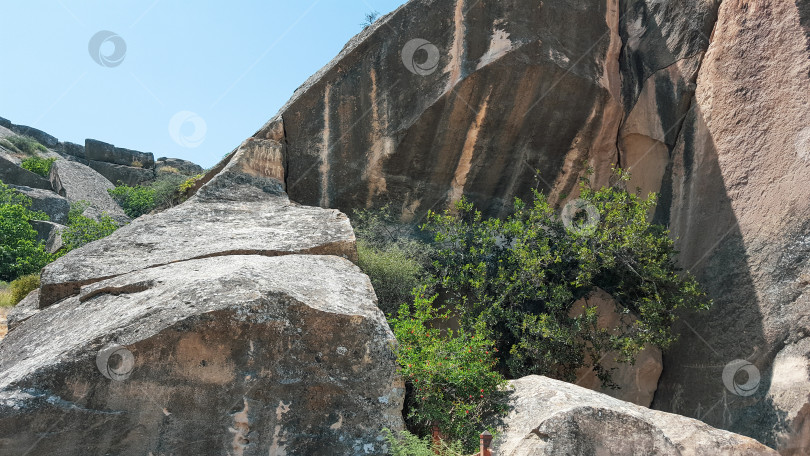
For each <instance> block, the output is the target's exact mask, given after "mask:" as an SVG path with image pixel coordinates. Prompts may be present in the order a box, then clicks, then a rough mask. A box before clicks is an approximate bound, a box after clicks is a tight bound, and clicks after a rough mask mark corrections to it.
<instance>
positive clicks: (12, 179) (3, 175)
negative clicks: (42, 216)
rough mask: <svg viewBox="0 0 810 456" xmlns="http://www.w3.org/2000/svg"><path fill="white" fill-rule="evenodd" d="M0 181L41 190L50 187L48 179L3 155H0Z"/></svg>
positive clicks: (49, 188)
mask: <svg viewBox="0 0 810 456" xmlns="http://www.w3.org/2000/svg"><path fill="white" fill-rule="evenodd" d="M0 182H3V183H4V184H6V185H21V186H25V187H31V188H39V189H42V190H51V189H52V187H51V183H50V182H49V181H48V179H45V178H43V177H42V176H40V175H39V174H35V173H32V172H31V171H28V170H27V169H24V168H21V167H20V166H19V165H17V164H16V163H14V162H13V161H11V160H9V159H7V158H5V157H3V156H0Z"/></svg>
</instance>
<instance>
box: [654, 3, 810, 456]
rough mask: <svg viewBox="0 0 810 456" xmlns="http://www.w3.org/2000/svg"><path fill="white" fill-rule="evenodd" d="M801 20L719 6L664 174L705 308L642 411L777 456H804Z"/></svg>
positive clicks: (807, 139)
mask: <svg viewBox="0 0 810 456" xmlns="http://www.w3.org/2000/svg"><path fill="white" fill-rule="evenodd" d="M808 21H810V6H809V5H808V3H807V2H805V1H795V2H794V1H769V0H752V1H745V2H743V1H724V2H723V4H722V6H721V8H720V14H719V20H718V23H717V25H716V27H715V30H714V34H713V37H712V43H711V46H710V47H709V50H708V53H707V54H706V57H705V58H704V59H703V63H702V66H701V69H700V75H699V77H698V81H697V92H696V93H695V96H694V98H693V101H692V107H691V109H690V111H689V114H688V116H687V120H686V123H685V125H684V127H683V129H682V131H681V133H680V135H679V138H678V143H677V147H676V148H675V150H674V151H673V160H672V172H671V173H667V176H666V177H665V182H666V181H671V183H672V184H671V189H672V190H671V194H672V200H671V216H670V226H671V229H672V232H673V235H675V236H677V237H678V238H679V241H678V247H679V250H680V251H681V254H680V258H681V263H682V265H683V266H684V267H685V268H687V269H690V270H691V271H692V272H693V273H695V274H696V275H697V277H698V279H699V280H700V281H701V283H703V284H704V286H705V287H706V288H707V289H708V291H709V293H710V295H711V296H712V297H713V298H714V300H715V306H714V308H713V310H712V311H711V312H709V313H708V314H704V315H700V316H687V318H686V323H685V324H682V325H681V326H680V327H679V328H678V329H679V332H680V334H681V341H680V343H679V344H678V345H676V346H675V347H673V349H672V350H670V352H668V353H667V354H665V358H664V365H665V368H664V374H663V377H662V380H661V384H660V387H659V391H658V392H657V393H656V399H655V402H654V404H653V405H654V407H656V408H660V409H662V410H666V411H672V412H676V413H681V414H685V415H687V416H691V417H695V418H699V419H701V420H704V421H706V422H707V423H709V424H711V425H714V426H719V427H723V428H726V429H730V430H733V431H735V432H741V433H745V434H746V435H750V436H753V437H756V438H757V439H758V440H760V441H762V442H765V443H767V444H769V445H773V446H775V447H777V448H778V449H779V450H780V452H782V454H786V455H794V454H808V452H810V433H809V432H808V424H807V423H808V415H809V414H810V386H809V383H810V349H808V344H809V343H810V342H808V338H809V337H810V187H808V185H807V178H808V176H810V115H809V114H808V113H809V112H810V111H808V106H810V79H808V74H810V59H808V57H810V48H808V42H810V26H809V25H808V24H809V23H808ZM777 49H778V50H777ZM667 204H669V203H667ZM687 324H688V326H687ZM735 374H736V375H735Z"/></svg>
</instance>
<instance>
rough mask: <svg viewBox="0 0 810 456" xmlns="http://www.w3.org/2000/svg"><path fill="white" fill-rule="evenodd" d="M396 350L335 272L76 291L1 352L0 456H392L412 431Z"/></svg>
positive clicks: (256, 270) (165, 275) (284, 267)
mask: <svg viewBox="0 0 810 456" xmlns="http://www.w3.org/2000/svg"><path fill="white" fill-rule="evenodd" d="M393 342H394V339H393V335H392V334H391V331H390V329H389V328H388V325H387V323H386V321H385V317H384V316H383V314H382V312H381V311H380V310H379V309H378V308H377V306H376V298H375V295H374V291H373V289H372V288H371V284H370V282H369V280H368V278H367V277H366V276H365V275H364V274H363V273H362V272H361V271H360V270H359V268H357V267H356V266H354V265H353V264H352V263H351V262H349V261H347V260H345V259H342V258H338V257H334V256H313V255H306V256H303V255H288V256H283V257H275V258H268V257H263V256H260V255H229V256H222V257H214V258H205V259H198V260H189V261H181V262H178V263H174V264H170V265H166V266H160V267H154V268H149V269H143V270H140V271H136V272H132V273H129V274H125V275H122V276H119V277H116V278H112V279H108V280H104V281H101V282H98V283H95V284H93V285H91V286H88V287H85V288H83V289H82V292H81V294H79V295H78V296H74V297H71V298H69V299H66V300H64V301H62V302H60V303H59V304H58V305H56V306H53V307H51V308H49V309H46V310H43V311H40V312H39V313H36V314H34V315H33V316H30V317H29V318H28V319H27V320H26V321H24V322H23V323H22V324H20V325H19V326H17V327H16V328H14V329H13V330H12V331H11V332H10V333H9V334H8V336H7V337H6V338H5V339H4V340H2V342H0V365H2V369H0V448H2V449H3V452H4V454H24V453H26V452H28V453H29V454H60V455H66V456H70V455H76V456H80V455H81V456H83V455H87V454H116V455H138V456H142V455H144V454H194V455H217V456H218V455H222V454H239V455H244V456H251V455H267V454H272V455H281V454H289V455H315V454H371V455H382V454H386V451H385V449H384V446H383V442H382V440H381V438H380V435H381V431H382V429H383V428H390V429H395V430H399V429H402V427H403V422H402V413H401V410H402V405H403V397H404V384H403V382H402V380H401V378H400V377H399V375H398V374H397V370H396V361H395V357H394V354H393V352H392V344H393ZM110 347H111V348H110ZM31 451H33V452H34V453H31Z"/></svg>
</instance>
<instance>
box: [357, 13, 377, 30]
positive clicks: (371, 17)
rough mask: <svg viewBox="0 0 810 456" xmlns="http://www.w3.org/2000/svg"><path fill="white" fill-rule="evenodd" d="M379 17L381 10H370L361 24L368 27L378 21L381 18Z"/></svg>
mask: <svg viewBox="0 0 810 456" xmlns="http://www.w3.org/2000/svg"><path fill="white" fill-rule="evenodd" d="M379 18H380V12H379V11H370V12H368V13H366V15H365V18H364V19H363V22H362V23H360V25H361V26H362V27H363V28H366V27H368V26H369V25H372V24H374V23H375V22H377V19H379Z"/></svg>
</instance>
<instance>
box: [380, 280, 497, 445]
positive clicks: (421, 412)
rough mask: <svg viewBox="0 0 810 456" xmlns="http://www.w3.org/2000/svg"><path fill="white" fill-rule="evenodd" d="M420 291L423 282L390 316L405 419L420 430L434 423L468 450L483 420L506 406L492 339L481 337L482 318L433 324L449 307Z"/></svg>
mask: <svg viewBox="0 0 810 456" xmlns="http://www.w3.org/2000/svg"><path fill="white" fill-rule="evenodd" d="M425 292H426V287H423V288H421V289H420V290H417V291H416V292H415V293H414V301H413V304H412V305H408V304H403V305H402V307H400V310H399V314H398V315H397V317H396V318H393V319H391V320H390V324H391V327H392V328H393V331H394V335H395V336H396V339H397V342H398V347H397V348H396V353H397V360H398V362H399V364H400V367H401V373H402V376H403V377H404V379H405V381H406V384H407V385H408V387H409V389H410V391H409V394H408V395H407V399H406V400H407V410H408V411H407V416H406V419H407V421H408V424H409V428H410V429H411V430H417V431H419V434H421V435H428V434H430V432H431V429H432V427H433V426H434V425H435V426H438V428H439V430H440V432H441V434H442V435H443V436H444V437H445V438H447V439H449V440H451V441H455V442H460V444H461V446H462V447H464V449H466V450H468V451H472V450H474V448H475V445H476V444H477V443H478V435H479V433H480V432H481V431H482V430H483V429H485V428H486V427H487V425H488V424H491V423H490V422H489V421H488V420H489V419H493V418H495V417H498V416H499V415H502V414H503V413H505V412H506V405H505V403H504V401H503V399H504V393H503V392H502V387H503V386H504V385H505V380H504V378H503V377H502V376H501V375H500V374H499V373H498V372H496V371H495V370H494V366H495V365H496V359H495V352H496V348H495V343H494V342H493V341H492V340H490V339H489V338H487V334H488V330H487V328H486V325H485V324H484V323H483V321H482V322H480V323H478V324H475V325H474V327H473V328H472V329H471V330H464V329H459V330H457V331H454V330H452V329H445V330H442V329H439V328H438V327H437V326H438V325H439V324H440V323H442V322H444V323H445V324H446V323H447V321H448V319H450V317H451V313H450V311H449V310H448V309H446V308H443V307H441V306H438V305H435V304H434V300H435V299H436V296H435V295H434V296H432V297H427V296H425ZM490 431H491V432H492V431H493V429H490Z"/></svg>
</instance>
